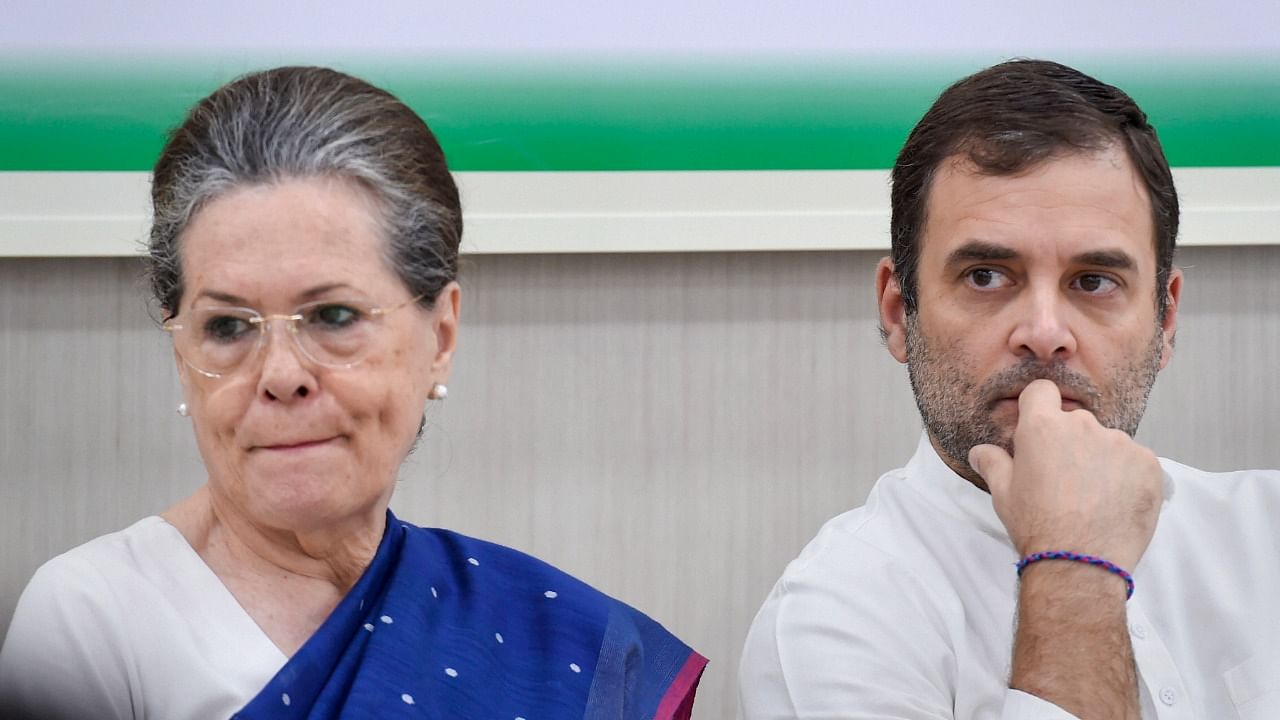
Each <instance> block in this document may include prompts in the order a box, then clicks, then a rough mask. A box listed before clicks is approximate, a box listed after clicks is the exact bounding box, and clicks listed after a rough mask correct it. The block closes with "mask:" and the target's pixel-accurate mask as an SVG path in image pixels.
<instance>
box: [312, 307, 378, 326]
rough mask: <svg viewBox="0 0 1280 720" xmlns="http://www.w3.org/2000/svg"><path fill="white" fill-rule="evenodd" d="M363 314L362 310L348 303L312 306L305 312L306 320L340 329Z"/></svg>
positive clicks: (360, 317) (351, 323) (359, 318)
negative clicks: (309, 310) (308, 311)
mask: <svg viewBox="0 0 1280 720" xmlns="http://www.w3.org/2000/svg"><path fill="white" fill-rule="evenodd" d="M363 316H364V314H363V313H362V312H360V311H359V310H357V309H356V308H353V307H351V306H350V305H342V304H339V303H334V304H331V305H320V306H318V307H315V308H312V310H311V312H310V313H307V316H306V322H307V324H308V325H314V326H317V327H320V328H324V329H327V330H340V329H342V328H347V327H350V326H352V325H354V324H356V323H358V322H360V320H361V319H362V318H363Z"/></svg>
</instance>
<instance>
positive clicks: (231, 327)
mask: <svg viewBox="0 0 1280 720" xmlns="http://www.w3.org/2000/svg"><path fill="white" fill-rule="evenodd" d="M251 332H253V324H252V323H250V322H249V321H248V320H245V319H244V318H240V317H235V316H234V315H215V316H213V317H211V318H209V319H208V320H206V321H205V323H204V336H205V337H206V338H209V339H210V340H215V341H217V342H232V341H234V340H239V339H240V338H242V337H244V336H245V335H247V334H249V333H251Z"/></svg>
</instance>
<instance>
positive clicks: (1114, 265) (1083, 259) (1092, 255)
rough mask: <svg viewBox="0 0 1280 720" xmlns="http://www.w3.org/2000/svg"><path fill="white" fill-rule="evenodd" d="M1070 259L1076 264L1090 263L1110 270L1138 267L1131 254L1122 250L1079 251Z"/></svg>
mask: <svg viewBox="0 0 1280 720" xmlns="http://www.w3.org/2000/svg"><path fill="white" fill-rule="evenodd" d="M1071 260H1072V262H1073V263H1075V264H1077V265H1092V266H1093V267H1100V268H1108V269H1111V270H1135V269H1137V267H1138V263H1137V262H1135V261H1134V259H1133V256H1132V255H1130V254H1129V253H1127V252H1125V251H1123V250H1093V251H1091V252H1085V253H1080V254H1079V255H1076V256H1075V257H1073V258H1071Z"/></svg>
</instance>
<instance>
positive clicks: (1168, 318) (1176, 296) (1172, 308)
mask: <svg viewBox="0 0 1280 720" xmlns="http://www.w3.org/2000/svg"><path fill="white" fill-rule="evenodd" d="M1165 293H1166V294H1165V308H1164V317H1162V318H1160V330H1161V331H1162V333H1163V334H1164V350H1163V352H1161V353H1160V369H1161V370H1163V369H1165V368H1166V367H1167V366H1168V365H1169V362H1170V361H1172V360H1173V340H1174V336H1175V335H1177V333H1178V303H1179V302H1181V301H1182V269H1181V268H1177V267H1175V268H1172V269H1171V270H1170V271H1169V284H1168V285H1167V286H1166V287H1165Z"/></svg>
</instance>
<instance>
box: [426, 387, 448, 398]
mask: <svg viewBox="0 0 1280 720" xmlns="http://www.w3.org/2000/svg"><path fill="white" fill-rule="evenodd" d="M447 397H449V388H447V387H445V384H444V383H436V384H435V385H432V386H431V392H429V393H427V399H428V400H444V399H445V398H447Z"/></svg>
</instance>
